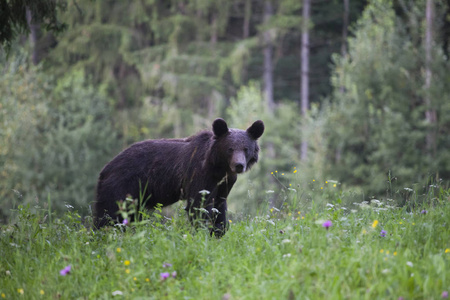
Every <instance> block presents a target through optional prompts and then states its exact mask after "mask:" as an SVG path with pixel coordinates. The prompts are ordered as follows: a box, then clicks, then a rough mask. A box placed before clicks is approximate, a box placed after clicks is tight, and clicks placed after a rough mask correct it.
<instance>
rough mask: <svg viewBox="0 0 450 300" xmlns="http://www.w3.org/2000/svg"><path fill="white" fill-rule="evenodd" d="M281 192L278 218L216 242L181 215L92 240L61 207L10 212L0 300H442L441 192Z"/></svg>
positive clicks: (261, 217) (446, 243)
mask: <svg viewBox="0 0 450 300" xmlns="http://www.w3.org/2000/svg"><path fill="white" fill-rule="evenodd" d="M333 185H334V184H333ZM286 192H287V196H286V202H285V203H284V205H283V206H282V207H279V209H277V208H274V207H272V208H270V207H267V208H266V209H261V210H260V211H259V214H258V215H257V216H252V217H250V216H242V215H239V214H236V213H235V214H230V221H229V222H230V229H229V231H228V232H227V234H226V235H225V236H224V237H223V238H221V239H217V238H214V237H210V236H209V233H208V231H207V230H203V229H198V230H193V229H192V228H191V226H190V225H189V223H188V221H187V218H186V216H185V213H184V211H183V210H182V207H181V204H180V205H179V206H178V208H177V209H175V212H174V213H173V214H172V216H171V217H167V216H164V215H163V214H162V213H161V211H160V210H156V211H154V212H152V213H150V215H149V216H148V217H147V218H145V219H144V221H143V222H141V223H139V224H128V225H127V226H125V225H122V224H120V225H118V226H115V227H111V228H106V229H103V230H100V231H92V230H91V229H90V226H89V222H90V220H89V218H88V219H84V218H81V217H80V216H79V215H78V214H77V213H76V212H74V211H71V208H70V207H69V211H68V212H67V213H66V214H64V216H62V217H56V216H55V215H52V213H51V211H49V209H48V208H47V209H43V208H32V207H29V206H27V207H23V206H19V207H18V208H17V209H16V210H15V211H14V214H15V215H16V222H15V223H14V224H10V225H5V226H2V227H1V231H0V296H1V298H5V299H111V298H119V299H120V298H124V299H137V298H140V297H143V298H145V299H440V298H444V297H446V295H447V294H446V292H447V291H450V268H449V267H450V224H449V223H450V221H449V220H450V190H445V189H440V190H437V191H434V194H433V195H425V196H424V198H423V201H419V199H421V198H419V197H418V198H414V197H413V198H411V199H409V200H408V201H409V202H408V203H407V205H403V206H402V207H398V206H397V205H393V204H392V203H390V202H391V201H388V200H387V201H378V200H373V201H371V202H370V203H367V202H366V203H362V204H358V205H356V204H355V205H353V204H351V203H348V204H345V205H344V204H343V202H344V203H345V201H342V198H343V197H344V196H345V193H343V192H342V191H341V192H335V193H332V194H328V195H327V198H328V200H327V201H325V202H324V205H315V202H319V201H318V200H317V199H316V200H314V199H315V198H314V197H313V198H311V199H309V200H308V199H306V198H301V197H296V196H294V195H298V193H297V192H296V191H295V190H293V189H291V190H289V188H287V189H286ZM291 192H292V194H289V193H291ZM319 195H320V194H319ZM343 195H344V196H343ZM322 196H323V197H324V195H323V194H322ZM333 199H334V200H333ZM392 202H394V201H392Z"/></svg>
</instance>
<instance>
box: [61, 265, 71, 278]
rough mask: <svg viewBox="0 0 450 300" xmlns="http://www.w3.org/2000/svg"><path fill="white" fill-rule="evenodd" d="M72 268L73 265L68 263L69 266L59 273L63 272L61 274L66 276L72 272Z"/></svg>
mask: <svg viewBox="0 0 450 300" xmlns="http://www.w3.org/2000/svg"><path fill="white" fill-rule="evenodd" d="M71 269H72V266H71V265H68V266H67V267H65V268H64V269H62V270H61V271H59V274H61V276H66V275H67V274H70V270H71Z"/></svg>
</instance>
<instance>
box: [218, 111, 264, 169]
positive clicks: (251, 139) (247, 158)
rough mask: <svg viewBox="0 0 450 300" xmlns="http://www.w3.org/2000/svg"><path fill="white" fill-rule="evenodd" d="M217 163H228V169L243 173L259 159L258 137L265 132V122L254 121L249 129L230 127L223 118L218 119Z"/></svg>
mask: <svg viewBox="0 0 450 300" xmlns="http://www.w3.org/2000/svg"><path fill="white" fill-rule="evenodd" d="M212 128H213V133H214V139H215V142H214V146H213V148H214V150H212V153H211V154H213V155H214V164H215V165H221V166H224V165H227V171H228V172H232V173H243V172H245V171H247V170H249V169H250V168H251V167H252V166H253V165H254V164H255V163H256V162H257V161H258V154H259V146H258V143H257V139H258V138H259V137H260V136H261V135H262V134H263V133H264V123H263V121H261V120H258V121H256V122H254V123H253V124H252V125H251V126H250V127H249V128H247V130H240V129H233V128H232V129H229V128H228V125H227V123H226V122H225V121H224V120H223V119H216V120H215V121H214V122H213V124H212Z"/></svg>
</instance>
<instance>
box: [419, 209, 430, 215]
mask: <svg viewBox="0 0 450 300" xmlns="http://www.w3.org/2000/svg"><path fill="white" fill-rule="evenodd" d="M427 212H428V211H426V210H425V209H424V210H422V211H421V212H420V213H421V214H423V215H426V214H427Z"/></svg>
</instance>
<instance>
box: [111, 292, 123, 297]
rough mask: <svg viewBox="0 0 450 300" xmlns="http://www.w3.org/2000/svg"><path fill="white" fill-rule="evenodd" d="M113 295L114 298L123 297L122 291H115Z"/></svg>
mask: <svg viewBox="0 0 450 300" xmlns="http://www.w3.org/2000/svg"><path fill="white" fill-rule="evenodd" d="M112 295H113V296H117V295H120V296H122V295H123V293H122V291H114V292H112Z"/></svg>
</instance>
